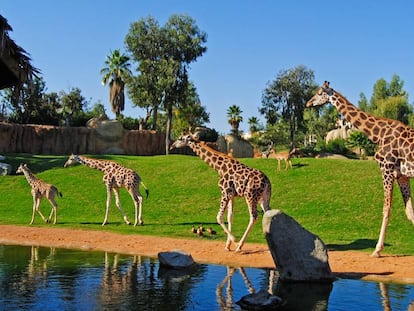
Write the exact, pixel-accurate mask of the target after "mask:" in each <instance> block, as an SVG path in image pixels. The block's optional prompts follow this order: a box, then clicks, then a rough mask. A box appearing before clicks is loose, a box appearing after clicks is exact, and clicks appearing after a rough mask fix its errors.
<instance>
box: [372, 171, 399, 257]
mask: <svg viewBox="0 0 414 311" xmlns="http://www.w3.org/2000/svg"><path fill="white" fill-rule="evenodd" d="M383 186H384V207H383V211H382V214H383V216H382V224H381V231H380V235H379V238H378V242H377V245H376V246H375V250H374V252H373V253H372V254H371V256H372V257H381V251H382V250H383V248H384V241H385V234H386V232H387V226H388V222H389V219H390V215H391V207H392V193H393V190H394V177H393V176H392V175H391V174H387V175H385V174H383Z"/></svg>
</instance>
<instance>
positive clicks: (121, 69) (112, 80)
mask: <svg viewBox="0 0 414 311" xmlns="http://www.w3.org/2000/svg"><path fill="white" fill-rule="evenodd" d="M105 65H106V67H104V68H102V69H101V75H103V78H102V84H103V85H106V84H108V83H109V102H110V103H111V108H112V111H113V113H115V115H116V118H117V119H119V117H120V115H121V112H122V111H123V110H124V108H125V94H124V88H125V80H126V79H127V78H128V76H130V75H131V70H130V69H129V67H130V63H129V57H128V56H126V55H125V54H121V52H120V50H115V51H113V52H111V53H110V54H109V55H108V56H107V57H106V60H105Z"/></svg>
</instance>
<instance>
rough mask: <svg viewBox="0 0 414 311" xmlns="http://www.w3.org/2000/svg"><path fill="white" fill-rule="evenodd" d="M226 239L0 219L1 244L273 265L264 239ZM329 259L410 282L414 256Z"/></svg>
mask: <svg viewBox="0 0 414 311" xmlns="http://www.w3.org/2000/svg"><path fill="white" fill-rule="evenodd" d="M224 243H225V242H224V241H211V240H202V239H197V238H196V239H184V238H169V237H159V236H148V235H139V234H120V233H113V232H108V231H98V230H84V229H67V228H51V227H34V226H19V225H0V244H3V245H26V246H28V245H35V246H45V247H57V248H70V249H80V250H84V251H107V252H113V253H121V254H126V255H142V256H147V257H152V258H157V255H158V253H159V252H164V251H172V250H177V249H180V250H183V251H184V252H186V253H188V254H191V256H192V257H193V259H194V261H196V262H197V263H202V264H218V265H228V266H233V267H252V268H272V269H274V268H275V263H274V261H273V258H272V256H271V254H270V251H269V249H268V246H267V244H259V243H246V244H245V245H244V247H243V251H242V252H240V253H235V252H233V251H230V252H229V251H225V250H224ZM328 255H329V265H330V267H331V270H332V272H333V273H334V275H335V276H337V277H339V278H351V279H362V280H370V281H376V282H387V283H401V284H414V256H405V255H387V254H384V255H383V256H382V257H380V258H372V257H370V254H369V253H366V252H361V251H329V252H328Z"/></svg>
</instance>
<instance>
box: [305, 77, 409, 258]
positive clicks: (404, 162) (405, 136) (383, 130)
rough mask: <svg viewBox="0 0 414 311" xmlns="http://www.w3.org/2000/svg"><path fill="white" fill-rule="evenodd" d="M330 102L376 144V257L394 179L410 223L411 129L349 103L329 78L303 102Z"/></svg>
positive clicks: (378, 253) (381, 247) (379, 252)
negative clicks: (379, 188) (379, 191)
mask: <svg viewBox="0 0 414 311" xmlns="http://www.w3.org/2000/svg"><path fill="white" fill-rule="evenodd" d="M326 103H331V104H332V105H334V106H335V107H336V109H337V110H338V111H339V112H340V113H341V114H342V115H343V116H344V117H345V119H346V120H347V121H349V122H350V123H351V124H352V125H353V126H354V127H355V128H357V129H358V130H359V131H361V132H363V133H364V134H365V135H367V137H368V138H369V139H370V140H371V141H372V142H374V143H376V144H378V151H377V152H376V153H375V160H376V161H377V163H378V165H379V168H380V170H381V173H382V183H383V188H384V205H383V219H382V225H381V230H380V234H379V238H378V242H377V244H376V247H375V250H374V252H373V253H372V255H371V256H372V257H380V256H381V251H382V250H383V249H384V240H385V234H386V230H387V225H388V221H389V218H390V215H391V207H392V194H393V190H394V182H395V181H397V183H398V185H399V187H400V190H401V193H402V196H403V200H404V204H405V213H406V216H407V218H408V219H409V220H411V221H412V222H413V224H414V211H413V207H412V199H411V188H410V178H411V177H414V151H413V147H414V130H412V129H411V128H410V127H408V126H407V125H405V124H403V123H401V122H399V121H396V120H392V119H386V118H380V117H375V116H372V115H369V114H368V113H366V112H364V111H361V110H360V109H358V108H356V107H355V106H354V105H352V104H351V103H350V102H349V101H348V100H347V99H346V98H345V97H344V96H342V95H341V94H339V93H338V92H336V91H334V90H333V89H332V88H330V86H329V82H327V81H325V83H324V84H323V85H322V87H320V88H319V89H318V90H317V92H316V94H315V95H314V96H313V97H312V98H311V99H310V100H309V101H308V102H307V104H306V106H307V107H311V106H320V105H324V104H326Z"/></svg>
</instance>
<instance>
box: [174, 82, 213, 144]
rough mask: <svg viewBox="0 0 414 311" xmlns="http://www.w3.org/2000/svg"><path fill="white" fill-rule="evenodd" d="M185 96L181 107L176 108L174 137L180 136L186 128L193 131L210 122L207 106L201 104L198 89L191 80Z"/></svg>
mask: <svg viewBox="0 0 414 311" xmlns="http://www.w3.org/2000/svg"><path fill="white" fill-rule="evenodd" d="M184 96H185V98H184V100H183V102H182V104H181V105H180V107H179V108H176V109H174V119H173V124H174V127H173V128H174V130H173V134H174V137H178V136H179V135H180V133H181V132H182V131H184V130H186V131H188V132H190V133H192V132H194V130H195V128H196V127H199V126H203V125H204V124H205V123H208V122H210V114H209V113H207V110H206V107H205V106H202V105H201V102H200V98H199V97H198V94H197V90H196V88H195V86H194V84H193V83H192V82H191V81H190V82H189V84H188V90H187V92H186V93H185V94H184Z"/></svg>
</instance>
